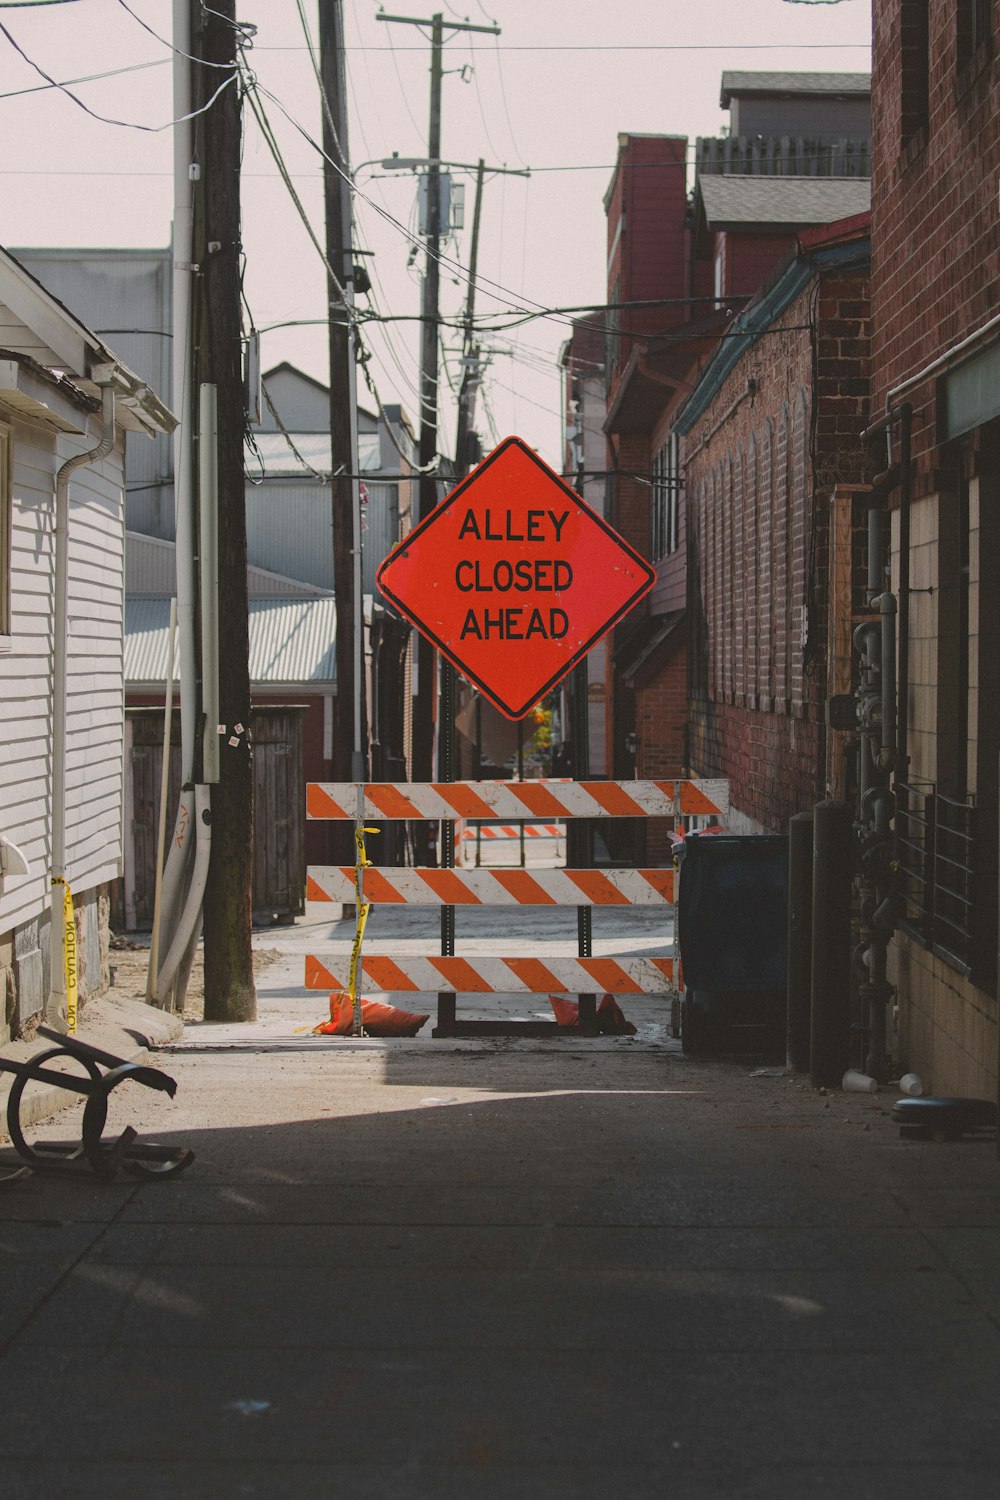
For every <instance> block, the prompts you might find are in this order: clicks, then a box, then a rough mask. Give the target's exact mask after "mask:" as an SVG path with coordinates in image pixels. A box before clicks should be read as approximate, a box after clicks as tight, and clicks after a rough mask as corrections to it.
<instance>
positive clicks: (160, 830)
mask: <svg viewBox="0 0 1000 1500" xmlns="http://www.w3.org/2000/svg"><path fill="white" fill-rule="evenodd" d="M168 639H169V645H168V647H167V673H166V683H165V688H164V694H163V763H162V765H161V767H160V816H159V819H158V821H157V826H156V884H155V888H154V894H153V934H152V937H151V938H150V941H149V968H148V970H147V972H146V999H147V1000H149V1001H152V1002H153V1003H154V1004H155V1002H156V999H157V996H158V995H159V984H158V982H157V969H158V968H159V963H160V904H161V898H162V895H163V847H164V843H165V842H166V834H167V800H168V797H169V794H170V739H171V734H170V731H171V728H172V727H173V718H174V650H175V647H176V640H177V600H176V599H171V601H170V631H169V637H168Z"/></svg>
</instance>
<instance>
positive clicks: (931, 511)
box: [872, 0, 1000, 1095]
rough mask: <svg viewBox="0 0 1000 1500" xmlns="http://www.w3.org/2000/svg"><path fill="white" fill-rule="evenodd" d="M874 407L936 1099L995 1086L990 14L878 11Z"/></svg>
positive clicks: (995, 498)
mask: <svg viewBox="0 0 1000 1500" xmlns="http://www.w3.org/2000/svg"><path fill="white" fill-rule="evenodd" d="M873 19H874V35H873V99H874V104H875V108H874V112H873V142H872V149H873V176H874V193H873V204H872V237H873V262H872V318H873V343H872V417H873V420H874V419H877V418H878V419H883V421H882V425H883V427H884V428H885V431H883V432H880V433H879V435H878V438H877V446H878V450H879V454H880V466H881V467H882V468H883V469H884V470H885V476H886V478H885V488H884V493H885V495H886V503H887V505H888V506H889V508H890V509H891V513H892V533H891V534H892V578H893V589H894V591H895V592H896V593H897V595H898V599H899V640H900V648H899V663H898V677H899V683H900V691H899V695H898V718H899V761H898V764H897V767H896V771H895V776H896V787H895V791H896V797H897V804H898V811H897V817H896V825H895V826H896V835H897V850H898V854H899V857H900V861H901V864H902V866H903V911H902V917H903V925H902V928H901V930H900V931H899V932H898V934H897V939H896V943H895V966H894V968H891V969H890V977H892V978H894V979H895V981H896V984H897V986H898V990H897V1002H898V1021H899V1037H898V1049H899V1055H900V1057H901V1060H902V1063H903V1065H905V1066H906V1067H908V1068H911V1069H914V1070H916V1071H918V1072H920V1073H921V1074H922V1075H923V1076H924V1078H925V1081H926V1082H927V1083H928V1084H929V1085H930V1087H931V1088H932V1089H933V1090H934V1092H936V1093H939V1094H972V1095H984V1094H993V1093H994V1092H995V1089H996V1080H997V1001H996V990H997V843H998V839H997V821H998V811H1000V798H998V788H997V767H998V759H1000V594H998V591H997V590H996V589H995V588H990V587H987V586H984V585H986V584H987V582H988V581H989V580H990V579H991V577H992V574H993V569H994V567H995V566H996V562H997V559H998V557H1000V316H998V313H997V309H998V306H1000V203H998V197H997V184H998V180H1000V7H998V6H997V5H996V4H995V3H990V0H959V3H952V0H948V3H945V0H920V3H917V0H875V4H874V6H873Z"/></svg>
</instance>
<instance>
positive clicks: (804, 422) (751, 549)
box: [686, 269, 868, 830]
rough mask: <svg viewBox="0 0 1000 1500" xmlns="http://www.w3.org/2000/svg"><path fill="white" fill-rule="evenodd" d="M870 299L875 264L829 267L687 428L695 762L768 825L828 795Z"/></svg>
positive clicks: (778, 824) (741, 808)
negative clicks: (837, 577)
mask: <svg viewBox="0 0 1000 1500" xmlns="http://www.w3.org/2000/svg"><path fill="white" fill-rule="evenodd" d="M867 298H868V282H867V274H866V271H865V270H863V269H857V270H854V271H838V272H835V273H834V272H830V273H827V274H826V275H817V277H816V278H814V280H813V281H812V282H811V283H810V284H809V285H808V286H807V287H806V289H805V290H804V291H803V292H802V293H800V294H799V296H798V297H797V298H796V299H795V300H794V301H793V302H792V303H791V304H790V305H789V307H788V308H786V309H785V311H784V313H782V314H781V316H780V319H779V320H778V321H777V322H776V323H775V324H774V325H772V327H771V328H770V329H769V331H768V332H767V333H766V334H765V335H764V336H762V337H761V338H759V339H758V340H757V342H756V343H755V344H754V345H753V347H752V348H751V349H750V350H749V351H748V352H747V354H746V355H745V356H744V357H743V359H741V360H740V362H739V363H738V364H737V365H736V367H735V368H734V369H733V371H732V372H731V373H730V375H729V377H728V378H727V380H726V381H725V383H724V384H723V386H722V387H721V388H720V390H719V391H718V392H717V393H716V395H715V398H714V400H713V402H712V404H711V405H710V406H709V407H708V408H707V409H706V411H705V412H704V414H703V416H702V418H701V419H700V421H699V422H698V424H697V425H696V426H695V428H694V429H692V431H691V432H690V433H688V435H687V439H686V443H687V451H688V452H689V453H691V454H693V457H692V458H691V459H690V461H689V464H688V469H687V493H688V522H689V528H690V533H691V552H690V555H691V557H692V572H691V575H690V576H689V580H688V583H689V599H690V604H689V610H690V613H691V643H692V658H693V659H692V669H691V677H690V685H691V691H690V702H689V713H690V751H689V756H690V764H691V768H692V770H693V771H694V772H696V773H697V774H699V775H703V776H727V777H728V778H729V779H730V783H731V787H730V795H731V801H732V804H733V806H734V808H735V809H736V810H737V812H738V813H740V814H742V815H743V816H744V817H745V818H747V819H749V820H750V822H751V823H753V824H755V825H758V826H760V827H761V828H765V829H774V830H783V829H784V828H785V826H786V824H787V820H788V818H789V817H790V816H791V815H792V813H795V812H799V811H802V810H803V809H806V808H809V807H811V806H812V805H813V803H814V802H816V801H817V800H818V799H819V798H820V797H822V796H823V795H824V794H825V787H824V773H823V764H824V746H825V730H824V726H823V707H824V702H825V698H826V693H827V687H826V660H827V657H826V627H827V613H828V611H827V602H826V583H827V578H828V524H827V523H828V513H829V499H830V495H831V494H832V491H833V489H834V487H835V485H836V483H837V482H845V483H849V482H852V481H860V480H861V479H862V478H863V477H864V474H863V468H864V464H865V462H866V456H865V454H864V453H863V451H862V449H861V445H860V444H859V442H858V434H859V433H860V431H861V430H862V429H863V427H864V425H865V422H866V414H867V407H866V399H865V398H866V392H867V374H868V370H867V358H866V349H867V345H866V333H867ZM817 312H819V322H818V330H819V336H818V337H817V338H816V340H815V348H814V340H813V338H812V335H811V331H810V329H809V326H808V325H809V324H810V323H811V321H812V320H813V319H814V318H815V316H816V314H817ZM802 325H806V326H805V327H803V326H802ZM750 381H753V382H755V383H756V384H755V387H754V388H753V390H751V388H750V387H749V386H748V382H750ZM734 403H738V404H736V405H735V407H734ZM727 412H728V413H730V414H729V415H728V417H727V416H726V415H725V414H726V413H727Z"/></svg>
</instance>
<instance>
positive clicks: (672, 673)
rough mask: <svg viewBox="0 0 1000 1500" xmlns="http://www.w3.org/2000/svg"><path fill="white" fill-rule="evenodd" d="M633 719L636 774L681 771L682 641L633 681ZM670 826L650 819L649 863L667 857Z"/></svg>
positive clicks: (656, 776)
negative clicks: (647, 674)
mask: <svg viewBox="0 0 1000 1500" xmlns="http://www.w3.org/2000/svg"><path fill="white" fill-rule="evenodd" d="M635 722H636V730H637V733H638V759H637V761H636V775H637V776H640V777H642V778H644V779H649V780H651V781H658V780H671V779H673V778H674V777H675V776H680V775H682V774H683V773H684V771H685V770H686V768H687V733H686V730H687V657H686V654H685V651H684V649H683V644H682V643H681V644H679V645H678V647H677V649H675V650H674V651H673V652H672V654H671V656H670V658H669V660H668V661H667V662H665V663H664V664H662V665H660V666H659V668H658V669H657V670H656V672H655V674H654V675H652V676H650V677H649V678H648V679H644V678H640V679H639V681H637V682H636V692H635ZM670 826H671V825H670V823H668V822H667V821H666V820H665V819H662V818H652V819H650V822H649V826H648V828H647V831H646V858H647V860H648V861H649V863H650V864H651V865H663V864H667V863H669V861H670V858H671V853H672V845H671V840H670V834H669V829H670Z"/></svg>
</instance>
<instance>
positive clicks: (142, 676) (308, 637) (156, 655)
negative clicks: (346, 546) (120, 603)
mask: <svg viewBox="0 0 1000 1500" xmlns="http://www.w3.org/2000/svg"><path fill="white" fill-rule="evenodd" d="M169 629H170V600H169V599H162V598H160V599H155V598H152V599H126V601H125V682H126V685H127V686H128V687H132V688H135V687H140V686H142V687H145V686H149V685H154V684H155V685H156V686H159V685H160V684H161V683H162V682H163V680H164V677H165V675H166V667H167V641H168V633H169ZM336 639H337V616H336V601H335V600H334V599H333V598H332V597H330V596H326V597H323V598H319V599H251V600H250V682H251V685H253V686H259V687H275V686H283V685H285V684H287V685H289V686H292V685H294V686H301V687H307V686H310V685H315V686H316V687H317V688H321V687H322V688H329V687H330V685H331V684H332V683H334V682H335V681H336V677H337V668H336V657H335V648H336Z"/></svg>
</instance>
